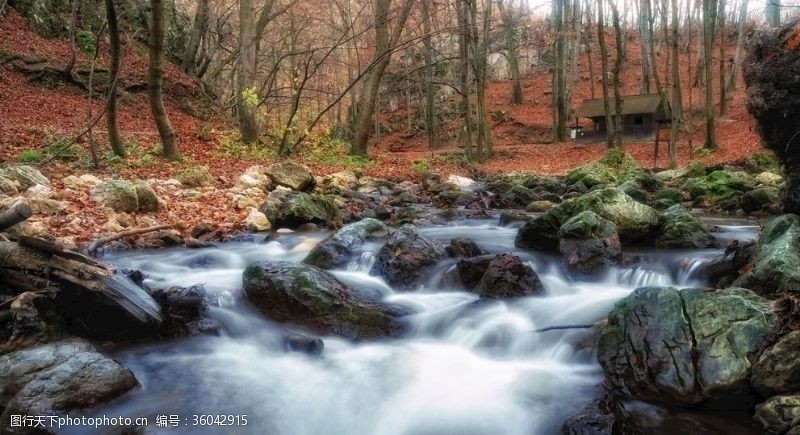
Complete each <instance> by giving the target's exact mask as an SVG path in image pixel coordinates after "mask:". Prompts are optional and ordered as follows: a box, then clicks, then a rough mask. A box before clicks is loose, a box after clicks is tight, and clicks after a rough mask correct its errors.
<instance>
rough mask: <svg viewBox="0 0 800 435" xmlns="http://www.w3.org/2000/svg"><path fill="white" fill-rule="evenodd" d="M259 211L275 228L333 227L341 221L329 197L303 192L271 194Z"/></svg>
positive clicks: (333, 202) (337, 209)
mask: <svg viewBox="0 0 800 435" xmlns="http://www.w3.org/2000/svg"><path fill="white" fill-rule="evenodd" d="M259 211H261V212H262V213H264V214H265V215H266V216H267V219H268V220H269V221H270V222H271V223H272V224H273V226H277V227H286V228H297V227H299V226H300V225H303V224H305V223H309V222H311V223H315V224H318V225H326V226H333V225H335V224H336V223H337V222H338V221H340V220H341V214H340V212H339V207H338V206H337V205H336V202H335V201H334V200H333V198H332V197H330V196H325V195H314V194H310V193H305V192H284V193H282V194H280V195H276V194H275V192H273V193H272V194H271V195H270V197H269V198H267V200H266V201H265V202H264V203H263V204H261V206H260V207H259Z"/></svg>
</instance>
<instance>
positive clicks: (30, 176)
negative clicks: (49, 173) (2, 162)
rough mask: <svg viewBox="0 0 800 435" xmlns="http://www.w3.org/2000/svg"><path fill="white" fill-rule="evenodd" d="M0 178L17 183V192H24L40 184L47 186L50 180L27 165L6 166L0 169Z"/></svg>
mask: <svg viewBox="0 0 800 435" xmlns="http://www.w3.org/2000/svg"><path fill="white" fill-rule="evenodd" d="M0 176H1V177H3V178H7V179H9V180H12V181H16V182H17V183H19V190H20V191H25V190H27V189H28V188H30V187H32V186H35V185H37V184H41V185H43V186H49V185H50V180H48V179H47V177H45V176H44V175H42V173H41V172H39V170H38V169H36V168H34V167H32V166H28V165H17V166H6V167H5V168H0Z"/></svg>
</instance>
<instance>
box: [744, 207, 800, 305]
mask: <svg viewBox="0 0 800 435" xmlns="http://www.w3.org/2000/svg"><path fill="white" fill-rule="evenodd" d="M734 285H737V286H741V287H745V288H749V289H753V290H755V291H757V292H759V293H763V294H769V293H777V292H781V291H789V292H800V218H799V217H798V216H797V215H793V214H787V215H783V216H780V217H777V218H775V219H773V220H772V221H771V222H770V223H769V224H767V226H766V227H764V229H763V231H762V232H761V238H760V239H759V241H758V246H757V247H756V253H755V259H754V261H753V267H751V268H750V270H748V271H747V273H745V274H744V275H742V277H741V278H739V279H738V280H737V281H736V283H735V284H734Z"/></svg>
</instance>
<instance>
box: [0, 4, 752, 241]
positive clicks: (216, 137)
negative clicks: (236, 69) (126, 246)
mask: <svg viewBox="0 0 800 435" xmlns="http://www.w3.org/2000/svg"><path fill="white" fill-rule="evenodd" d="M694 37H697V35H695V36H694ZM608 40H610V41H613V38H612V37H611V35H609V38H608ZM123 44H124V45H123V70H122V74H121V83H120V85H121V86H122V87H128V88H129V89H130V91H129V92H123V93H122V95H121V97H120V106H119V109H118V113H119V125H120V130H121V132H122V136H123V139H124V140H125V142H126V144H127V147H128V150H129V155H128V157H126V158H125V159H124V160H120V159H116V158H112V157H111V156H110V153H108V149H107V148H108V145H107V140H106V133H105V122H104V119H101V120H100V122H99V123H98V124H97V125H96V126H95V127H94V129H93V139H94V141H95V143H96V144H97V147H98V149H99V152H100V154H101V163H102V167H101V168H100V169H94V168H92V167H91V160H90V159H89V152H88V148H89V145H88V143H89V142H88V138H87V137H85V136H84V138H83V139H82V140H80V141H79V143H78V145H79V151H78V153H77V155H76V156H74V157H72V158H68V159H54V160H52V161H51V162H49V163H47V164H46V165H43V166H41V167H40V168H39V169H40V170H41V171H42V172H43V173H44V174H45V175H46V176H48V177H49V178H50V180H51V182H52V185H53V187H54V190H56V191H58V190H60V189H62V188H63V187H64V186H63V183H61V181H60V180H61V179H62V178H63V177H65V176H67V175H81V174H86V173H91V174H94V175H96V176H98V177H100V178H109V177H116V176H118V177H122V178H127V179H135V178H138V179H162V180H164V179H168V178H171V177H172V176H173V175H174V174H175V173H176V171H178V170H180V169H181V168H184V167H187V166H196V165H203V166H206V167H208V169H209V170H210V172H211V173H212V175H213V176H214V178H215V181H214V184H215V188H216V189H211V190H208V191H207V192H202V196H201V200H200V201H197V200H193V201H185V200H182V199H181V198H180V197H179V196H178V195H179V194H178V193H176V192H173V191H170V190H169V188H166V187H165V189H167V190H165V191H160V192H158V193H159V194H160V195H162V196H163V197H166V198H167V199H169V198H171V197H175V200H174V201H168V206H167V207H165V208H164V209H163V210H161V211H159V212H158V213H153V214H150V215H149V216H146V218H147V222H145V223H152V222H181V223H182V225H183V226H184V227H190V226H191V225H193V224H196V223H199V222H208V221H211V222H215V223H216V224H218V225H220V226H221V227H222V228H224V229H230V230H233V229H239V228H241V227H242V222H243V219H244V217H245V216H246V214H247V212H246V211H245V210H240V209H233V208H232V207H231V206H230V204H231V199H230V197H229V195H226V194H224V193H223V192H225V191H224V190H221V189H225V188H228V187H231V186H232V185H233V184H234V182H235V181H236V179H237V178H238V176H239V175H241V174H242V173H243V172H244V170H245V169H246V168H248V167H250V166H252V165H255V164H261V165H267V164H269V163H270V162H271V161H273V160H274V157H271V156H270V155H269V154H268V153H261V154H259V153H257V152H250V151H252V150H246V151H245V152H242V150H241V149H238V150H237V151H236V152H231V149H230V142H231V140H230V138H232V137H233V134H234V132H235V125H234V124H233V122H232V121H231V120H230V119H229V115H226V114H224V113H222V112H220V111H219V109H217V108H215V107H214V105H213V104H210V103H208V102H207V99H205V98H204V97H203V94H202V92H201V90H200V88H199V87H198V86H197V84H196V83H194V81H193V80H192V79H191V78H189V77H188V76H186V75H184V74H182V73H181V72H180V71H179V69H178V68H177V67H176V66H175V65H173V64H171V63H166V64H165V92H166V95H165V100H166V104H167V108H168V112H169V117H170V121H171V123H172V126H173V128H174V129H175V132H176V134H177V138H178V146H179V150H180V152H181V153H182V155H183V156H184V158H183V159H182V160H181V161H178V162H167V161H164V160H163V159H161V158H160V157H158V156H157V155H156V154H157V153H156V152H155V151H153V149H154V146H155V145H156V143H157V142H158V135H157V133H156V131H155V126H154V123H153V121H152V118H151V116H150V110H149V105H148V102H147V95H146V86H142V85H143V84H144V83H146V77H145V74H146V71H147V51H146V49H145V48H144V47H142V46H140V45H138V44H136V43H127V44H126V43H125V42H123ZM734 49H735V47H734V46H733V45H731V46H730V47H727V53H728V55H727V56H731V57H732V55H733V52H734ZM627 51H628V54H629V58H628V60H627V61H626V62H625V66H624V70H623V74H622V75H623V77H625V78H626V80H625V83H624V88H625V90H624V93H637V92H638V90H639V70H640V66H639V65H640V59H639V46H638V45H637V42H636V40H635V39H629V42H628V48H627ZM99 53H100V55H99V59H98V63H97V68H98V71H99V72H98V73H97V74H96V77H97V80H102V79H103V77H104V72H103V71H104V68H105V66H106V65H107V56H106V53H107V47H106V46H105V44H104V43H102V42H101V45H100V47H99ZM664 53H665V52H664ZM664 53H662V54H664ZM718 55H719V53H717V52H715V57H716V56H718ZM594 57H595V59H594V70H595V72H596V75H599V70H600V64H599V60H598V59H597V56H596V55H595V56H594ZM13 58H17V60H15V61H9V59H13ZM68 58H69V44H68V42H67V41H66V40H65V39H48V38H44V37H42V36H40V35H38V34H35V33H34V32H32V31H31V30H30V29H29V27H28V25H27V22H26V20H25V18H23V17H22V16H21V15H19V14H18V13H17V12H16V11H14V10H13V9H10V10H9V11H8V13H7V14H6V16H5V17H4V18H2V19H0V162H2V163H14V162H17V161H18V160H19V156H20V153H23V152H25V151H26V150H40V151H41V152H42V153H45V155H46V153H47V152H48V148H49V149H50V150H51V151H52V149H53V145H56V146H59V144H63V143H64V142H65V141H66V142H69V141H71V139H72V138H74V137H75V136H76V135H77V134H78V133H80V132H82V131H83V130H85V129H86V126H87V125H88V120H89V118H90V108H91V114H92V116H94V117H96V116H97V115H98V114H99V113H101V111H102V108H103V104H104V101H102V96H95V98H94V100H93V102H92V104H91V105H90V104H89V103H88V97H87V93H86V91H85V90H83V89H80V88H78V87H76V86H73V85H67V84H64V83H63V82H55V83H47V82H31V81H29V78H28V77H27V76H26V75H24V74H22V73H20V72H18V71H17V70H15V68H14V67H13V65H14V62H17V63H19V62H23V63H24V64H26V65H33V66H36V65H41V64H42V62H43V61H44V62H46V63H48V64H50V65H52V66H54V67H61V66H62V65H64V64H65V63H66V62H67V60H68ZM691 59H692V62H691V63H692V66H693V67H694V55H692V57H691ZM680 60H681V75H682V80H683V84H684V86H683V88H684V105H687V103H688V89H689V87H688V82H689V78H688V75H687V67H688V63H689V56H688V55H686V53H682V55H681V58H680ZM90 64H91V58H90V57H89V56H87V55H86V54H84V53H82V52H80V50H78V57H77V65H76V71H77V72H79V73H80V74H82V75H81V77H82V78H83V79H84V80H85V79H86V74H85V73H86V71H88V70H89V65H90ZM579 64H580V67H579V75H578V80H577V81H576V83H575V91H574V97H573V107H576V106H577V104H579V102H580V101H581V100H583V99H584V98H589V97H590V93H591V81H590V80H589V77H588V73H587V72H586V71H587V70H588V66H587V63H586V56H584V55H582V56H581V58H580V59H579ZM661 69H662V71H661V72H660V74H661V78H662V81H665V78H666V77H667V76H666V74H664V71H663V69H664V66H663V65H661ZM717 73H718V71H716V68H715V71H714V74H715V79H714V80H715V84H716V83H717V81H718V79H717V78H716V76H717ZM105 74H106V76H107V73H105ZM510 88H511V84H510V81H501V82H492V83H490V85H489V89H488V93H487V95H488V104H489V107H490V110H491V111H492V112H495V113H496V114H498V115H500V116H496V117H495V119H494V121H493V126H492V128H493V137H494V142H495V156H494V157H493V158H492V159H490V160H488V161H486V162H484V163H480V164H472V165H467V164H465V163H464V162H463V161H462V160H461V159H453V158H446V157H442V156H447V155H452V152H453V151H458V150H459V148H457V147H456V146H455V145H454V142H456V141H457V140H455V139H453V140H451V141H450V143H445V144H444V147H443V148H442V149H439V150H436V152H435V153H434V154H435V155H437V156H439V157H432V155H431V153H430V152H429V151H428V150H427V139H426V135H425V133H424V132H423V131H415V130H406V129H404V128H400V127H398V125H399V126H404V125H405V124H406V118H405V113H406V112H405V110H406V109H405V108H404V107H400V108H398V109H397V111H395V112H387V113H384V114H383V115H382V122H384V123H387V124H391V123H390V121H389V120H390V119H393V120H395V124H396V125H390V126H389V127H390V129H391V130H392V132H391V133H389V134H387V135H384V136H381V137H378V138H376V139H374V140H373V143H372V144H371V145H370V147H371V153H370V160H371V162H370V163H368V164H366V165H359V166H357V167H356V168H357V169H359V170H360V171H362V172H363V173H364V174H365V175H370V176H375V177H382V178H389V179H392V180H395V181H402V180H409V179H414V178H416V177H417V176H418V173H417V170H418V169H419V168H420V166H424V167H425V168H430V169H432V170H434V171H437V172H440V173H442V174H445V175H446V174H448V173H454V174H459V175H468V174H470V173H471V172H474V171H478V172H506V171H518V170H529V171H536V172H542V173H549V174H563V173H566V172H567V171H568V170H570V169H571V168H574V167H577V166H579V165H581V164H584V163H587V162H589V161H592V160H595V159H597V158H599V157H600V156H601V155H602V154H603V153H604V152H605V145H604V144H593V145H576V144H574V143H572V142H567V143H551V142H550V141H549V137H550V128H551V127H550V126H551V119H552V116H551V107H552V105H551V96H550V95H549V94H548V93H547V89H549V88H550V73H549V72H547V71H541V72H534V73H531V74H528V75H526V76H525V77H524V78H523V94H524V98H525V103H524V104H523V105H520V106H512V105H510V104H509V103H508V100H509V96H510ZM743 88H744V86H743V84H742V83H741V79H740V83H739V86H738V87H737V90H736V91H735V92H734V93H733V95H732V98H731V100H730V102H729V110H728V113H727V114H726V115H725V116H723V117H721V118H720V119H719V120H718V129H717V141H718V143H719V149H718V150H716V151H715V152H713V153H710V154H708V155H702V156H699V155H694V156H691V157H690V156H689V141H688V138H689V136H690V135H689V128H688V127H684V131H683V132H682V134H681V138H680V142H679V158H680V163H681V165H683V164H686V163H688V162H689V161H690V160H700V161H702V162H704V163H706V164H708V165H716V164H722V163H726V162H732V161H736V160H740V159H742V158H744V157H746V156H748V155H750V154H752V153H753V152H755V151H757V150H759V149H760V148H761V145H760V140H759V137H758V134H757V133H756V132H755V129H754V123H753V121H752V119H751V118H750V116H749V115H748V114H747V111H746V109H745V104H744V90H743ZM595 92H596V95H598V96H599V95H601V88H600V83H599V82H596V83H595ZM692 92H693V96H692V100H693V105H692V107H693V108H694V110H693V113H694V117H693V118H694V120H695V122H694V124H693V125H694V127H693V128H692V129H691V130H692V131H693V134H692V135H691V137H692V142H693V147H694V149H697V148H699V147H700V146H701V145H702V143H703V136H704V130H703V128H702V123H701V113H702V112H701V107H702V103H703V94H702V93H703V89H702V88H701V87H697V88H694V89H693V90H692ZM398 120H399V121H398ZM460 126H461V121H460V120H459V119H451V120H449V121H448V122H446V123H445V124H444V125H443V127H442V136H443V137H453V136H454V135H453V134H452V132H454V131H455V130H457V129H459V128H460ZM662 133H667V132H662ZM666 136H667V134H664V135H663V136H662V137H666ZM226 144H227V145H226ZM626 151H627V152H629V153H630V154H632V155H633V156H634V157H635V158H636V159H637V160H638V161H639V162H640V163H641V164H642V165H643V166H645V167H654V165H653V144H652V143H636V144H633V143H631V144H626ZM293 159H295V160H297V161H301V162H303V163H305V164H307V165H308V166H309V167H311V169H312V170H313V171H314V172H315V173H316V174H317V175H325V174H328V173H332V172H336V171H340V170H343V169H354V166H352V164H348V162H346V161H341V162H340V161H325V160H320V159H318V158H316V159H315V158H311V157H309V156H306V155H298V156H294V157H293ZM666 159H667V152H666V141H664V142H662V147H661V152H660V158H659V160H658V162H657V164H656V165H655V167H658V168H664V167H666V166H667V160H666ZM419 160H424V165H420V164H419V162H418V161H419ZM415 161H417V162H418V164H416V165H415V164H414V162H415ZM157 190H158V189H157ZM64 192H66V193H64ZM64 192H62V193H61V197H62V198H59V199H62V200H64V201H68V202H69V207H68V208H67V209H66V210H65V211H63V212H60V213H58V214H56V215H55V216H48V217H36V216H35V219H37V218H38V219H40V220H41V222H42V223H43V224H44V225H46V226H47V227H48V228H49V229H50V230H51V231H53V232H54V233H56V234H59V235H65V236H69V237H74V238H75V239H76V240H77V241H84V240H88V239H89V238H91V237H92V236H94V235H97V234H102V233H109V232H113V230H117V229H119V228H118V226H117V225H116V223H115V225H110V223H112V222H111V220H112V218H113V216H110V215H108V214H107V213H106V212H105V211H103V210H101V209H100V208H99V207H98V206H97V205H96V203H94V202H92V200H91V198H90V193H89V191H88V190H83V191H80V190H78V191H75V190H71V189H70V190H65V191H64ZM133 219H134V222H133V224H134V225H142V222H138V221H137V219H139V218H138V217H136V216H134V217H133Z"/></svg>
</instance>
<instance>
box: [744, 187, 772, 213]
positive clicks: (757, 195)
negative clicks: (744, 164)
mask: <svg viewBox="0 0 800 435" xmlns="http://www.w3.org/2000/svg"><path fill="white" fill-rule="evenodd" d="M779 193H780V192H779V191H778V188H776V187H768V186H764V187H757V188H755V189H753V190H751V191H749V192H747V193H745V194H744V195H742V198H741V200H740V201H739V203H740V205H741V207H742V210H744V211H745V212H747V213H752V212H755V211H771V210H778V205H779V204H778V195H779Z"/></svg>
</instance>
